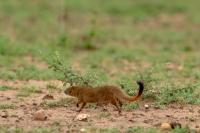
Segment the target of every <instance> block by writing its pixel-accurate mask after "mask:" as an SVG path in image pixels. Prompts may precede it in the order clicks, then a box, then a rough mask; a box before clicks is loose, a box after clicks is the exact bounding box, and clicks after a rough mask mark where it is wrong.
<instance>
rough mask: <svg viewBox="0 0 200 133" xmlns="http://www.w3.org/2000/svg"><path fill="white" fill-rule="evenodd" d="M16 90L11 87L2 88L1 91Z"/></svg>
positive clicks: (0, 87)
mask: <svg viewBox="0 0 200 133" xmlns="http://www.w3.org/2000/svg"><path fill="white" fill-rule="evenodd" d="M15 89H16V88H14V87H11V86H4V85H3V86H0V91H7V90H15Z"/></svg>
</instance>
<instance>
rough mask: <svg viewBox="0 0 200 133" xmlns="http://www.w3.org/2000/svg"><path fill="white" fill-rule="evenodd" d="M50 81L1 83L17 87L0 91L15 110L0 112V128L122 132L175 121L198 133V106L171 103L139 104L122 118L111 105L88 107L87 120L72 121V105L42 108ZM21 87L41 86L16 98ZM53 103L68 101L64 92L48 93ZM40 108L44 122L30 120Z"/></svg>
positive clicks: (3, 98) (4, 101) (5, 102)
mask: <svg viewBox="0 0 200 133" xmlns="http://www.w3.org/2000/svg"><path fill="white" fill-rule="evenodd" d="M49 82H53V83H55V84H57V85H59V84H60V81H32V80H31V81H2V80H1V81H0V85H10V86H14V87H17V88H18V89H16V90H6V91H0V101H1V104H14V105H15V106H16V108H15V109H0V115H1V117H0V125H1V126H2V125H6V126H9V127H21V128H24V129H26V130H29V129H32V128H35V127H51V126H52V125H54V124H55V123H57V124H59V127H60V131H61V132H65V131H68V130H69V129H75V130H79V131H80V129H81V128H94V127H95V128H117V129H119V130H120V131H122V132H123V131H125V130H126V129H127V128H129V127H138V126H139V127H145V128H148V127H155V128H159V125H160V123H163V122H178V123H181V124H182V126H188V127H189V128H191V129H195V130H197V131H199V130H200V129H199V123H200V106H198V105H179V104H170V105H168V106H167V107H164V108H160V109H156V108H153V106H151V105H152V104H153V102H146V101H138V102H139V108H137V109H132V110H130V111H125V110H123V112H122V115H119V114H118V112H117V111H116V110H115V109H114V107H112V106H111V105H110V106H108V107H107V109H108V110H107V111H103V109H102V108H101V107H97V108H96V109H95V108H92V107H89V106H88V107H87V108H85V109H84V110H83V111H82V112H81V113H85V114H88V115H90V117H88V119H87V120H86V121H78V120H74V118H75V117H76V116H77V115H78V113H77V112H76V111H75V110H76V109H77V107H76V106H75V104H68V105H66V107H64V106H60V107H54V108H44V107H43V106H41V103H42V102H44V101H43V97H44V96H45V95H46V94H48V93H49V92H48V91H47V90H46V85H47V84H48V83H49ZM24 85H36V86H40V87H42V92H41V93H34V94H31V96H28V97H23V98H19V97H17V96H16V95H17V93H18V91H19V90H20V87H22V86H24ZM51 95H53V97H54V99H53V100H48V101H52V102H53V101H59V100H60V99H63V98H65V99H68V98H70V97H69V96H66V95H65V94H64V93H63V92H58V91H55V92H51ZM144 104H148V105H149V108H148V109H145V107H144ZM39 109H44V111H45V113H46V115H47V117H48V118H47V120H45V121H36V120H34V119H33V114H34V112H36V111H37V110H39ZM5 112H6V113H7V117H6V118H5V117H2V114H4V113H5Z"/></svg>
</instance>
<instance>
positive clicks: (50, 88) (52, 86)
mask: <svg viewBox="0 0 200 133" xmlns="http://www.w3.org/2000/svg"><path fill="white" fill-rule="evenodd" d="M46 88H47V90H48V91H49V92H50V93H52V92H55V91H59V92H60V91H62V88H61V87H59V86H58V85H56V84H53V83H48V84H47V85H46Z"/></svg>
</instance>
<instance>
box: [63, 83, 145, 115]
mask: <svg viewBox="0 0 200 133" xmlns="http://www.w3.org/2000/svg"><path fill="white" fill-rule="evenodd" d="M137 84H138V85H139V91H138V94H137V95H136V96H128V95H126V94H125V93H124V92H123V91H122V90H121V89H120V88H118V87H116V86H101V87H96V88H92V87H85V86H71V87H69V88H67V89H66V90H65V94H67V95H70V96H74V97H77V98H78V103H77V107H78V105H79V104H80V103H82V106H81V107H80V109H79V110H78V111H81V110H82V109H83V108H84V106H85V105H86V104H87V103H97V104H100V105H101V104H109V103H111V104H113V105H114V106H116V108H117V110H118V111H119V113H120V112H121V106H122V101H129V102H133V101H135V100H137V99H138V98H140V96H141V95H142V92H143V89H144V85H143V82H137Z"/></svg>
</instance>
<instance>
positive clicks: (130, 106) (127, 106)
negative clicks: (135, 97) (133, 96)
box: [123, 103, 139, 110]
mask: <svg viewBox="0 0 200 133" xmlns="http://www.w3.org/2000/svg"><path fill="white" fill-rule="evenodd" d="M138 107H139V104H138V103H128V104H124V105H123V108H124V109H125V110H132V109H137V108H138Z"/></svg>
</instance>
